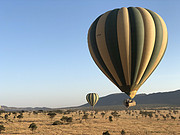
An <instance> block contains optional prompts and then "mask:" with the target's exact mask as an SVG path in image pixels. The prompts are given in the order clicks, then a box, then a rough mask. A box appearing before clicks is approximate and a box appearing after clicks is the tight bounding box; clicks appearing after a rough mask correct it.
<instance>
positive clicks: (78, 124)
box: [0, 110, 180, 135]
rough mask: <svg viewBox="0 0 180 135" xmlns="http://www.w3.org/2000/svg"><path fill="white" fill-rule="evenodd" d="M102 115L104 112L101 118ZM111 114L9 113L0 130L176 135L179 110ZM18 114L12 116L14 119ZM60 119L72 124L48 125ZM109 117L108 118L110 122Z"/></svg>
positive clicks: (7, 134)
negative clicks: (32, 126) (110, 117)
mask: <svg viewBox="0 0 180 135" xmlns="http://www.w3.org/2000/svg"><path fill="white" fill-rule="evenodd" d="M102 112H104V113H105V115H104V117H103V116H102V114H101V113H102ZM112 112H114V111H99V112H95V111H86V112H83V111H76V112H70V114H59V113H56V114H57V115H56V116H55V117H54V118H53V119H50V118H49V116H48V115H47V113H44V112H41V113H38V114H33V113H32V112H31V113H30V112H24V113H23V118H21V119H18V118H14V116H15V114H11V115H9V116H8V119H5V118H4V115H5V113H3V114H1V116H2V117H3V118H0V124H1V125H4V127H5V131H2V134H3V135H14V134H17V135H19V134H20V135H29V134H31V135H32V134H34V135H102V133H103V132H106V131H108V132H109V133H110V135H121V132H122V130H123V131H125V135H180V111H176V112H175V113H174V112H173V111H171V112H170V111H169V110H160V111H155V110H144V111H142V112H145V113H147V112H150V113H152V117H151V118H150V117H149V116H148V115H147V116H145V113H144V114H143V115H142V114H140V110H134V111H125V110H124V111H117V113H116V115H114V116H113V115H112ZM84 113H85V114H88V118H87V119H82V117H83V116H84ZM95 113H96V114H95ZM148 114H149V113H148ZM18 115H19V113H18V114H16V116H18ZM167 115H168V116H169V117H168V116H167ZM62 116H68V117H72V122H63V124H61V125H52V123H53V122H54V121H57V120H58V121H61V120H60V119H61V118H62ZM109 116H112V121H111V122H110V121H109ZM163 116H164V117H163ZM171 116H172V117H174V119H173V118H172V117H171ZM165 117H166V118H165ZM61 122H62V121H61ZM31 123H35V124H36V125H37V129H36V130H34V131H33V132H32V131H31V130H30V129H29V128H28V127H29V125H30V124H31Z"/></svg>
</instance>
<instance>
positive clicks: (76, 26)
mask: <svg viewBox="0 0 180 135" xmlns="http://www.w3.org/2000/svg"><path fill="white" fill-rule="evenodd" d="M179 5H180V0H1V1H0V105H6V106H15V107H27V106H28V107H37V106H39V107H42V106H45V107H66V106H77V105H81V104H84V103H86V100H85V96H86V94H87V93H89V92H96V93H98V94H99V96H100V97H102V96H105V95H108V94H112V93H120V92H121V91H120V90H119V89H118V88H117V87H116V86H115V85H114V84H113V83H111V82H110V81H109V80H108V79H107V78H106V76H105V75H104V74H103V73H102V72H101V71H100V70H99V69H98V67H97V66H96V65H95V63H94V61H93V60H92V58H91V56H90V53H89V50H88V44H87V33H88V29H89V27H90V25H91V23H92V22H93V21H94V20H95V19H96V18H97V17H98V16H99V15H101V14H103V13H104V12H106V11H108V10H112V9H114V8H121V7H130V6H133V7H143V8H148V9H150V10H152V11H154V12H156V13H158V14H159V15H160V16H161V17H162V18H163V19H164V21H165V22H166V25H167V28H168V34H169V37H168V38H169V40H168V47H167V50H166V53H165V55H164V57H163V60H162V61H161V63H160V64H159V66H158V68H157V69H156V70H155V72H154V73H153V74H152V75H151V77H150V78H149V79H148V80H147V81H146V82H145V83H144V85H143V86H142V87H141V88H140V89H139V91H138V93H154V92H164V91H173V90H177V89H179V88H180V11H179V10H180V8H179Z"/></svg>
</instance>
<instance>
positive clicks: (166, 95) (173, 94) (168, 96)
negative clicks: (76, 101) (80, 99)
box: [80, 90, 180, 107]
mask: <svg viewBox="0 0 180 135" xmlns="http://www.w3.org/2000/svg"><path fill="white" fill-rule="evenodd" d="M127 98H129V97H128V96H127V95H126V94H124V93H118V94H110V95H108V96H104V97H100V98H99V101H98V103H97V104H96V107H98V106H115V105H122V104H123V101H124V100H125V99H127ZM134 100H135V101H136V103H137V104H138V105H140V104H151V105H152V104H166V105H180V90H176V91H170V92H159V93H153V94H138V95H136V97H135V98H134ZM88 106H89V104H88V103H87V104H84V105H81V106H80V107H88Z"/></svg>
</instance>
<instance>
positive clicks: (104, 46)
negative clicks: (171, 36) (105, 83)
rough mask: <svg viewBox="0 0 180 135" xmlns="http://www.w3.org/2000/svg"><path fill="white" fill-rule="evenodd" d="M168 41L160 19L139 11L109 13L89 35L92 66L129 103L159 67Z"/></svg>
mask: <svg viewBox="0 0 180 135" xmlns="http://www.w3.org/2000/svg"><path fill="white" fill-rule="evenodd" d="M167 41H168V33H167V28H166V24H165V22H164V21H163V19H162V18H161V17H160V16H159V15H158V14H157V13H155V12H153V11H151V10H149V9H145V8H141V7H128V8H125V7H123V8H121V9H114V10H111V11H108V12H106V13H104V14H102V15H100V16H99V17H98V18H97V19H96V20H95V21H94V22H93V23H92V25H91V27H90V28H89V31H88V47H89V51H90V54H91V56H92V58H93V60H94V62H95V63H96V65H97V66H98V67H99V68H100V70H101V71H102V72H103V73H104V74H105V75H106V76H107V77H108V78H109V79H110V80H111V81H112V82H113V83H114V84H115V85H116V86H117V87H118V88H119V89H120V90H121V91H122V92H125V93H126V94H127V95H128V96H129V97H130V99H133V98H134V97H135V95H136V93H137V91H138V89H139V88H140V86H141V85H142V84H143V83H144V82H145V81H146V80H147V79H148V77H149V76H150V75H151V74H152V72H153V71H154V70H155V69H156V67H157V66H158V64H159V62H160V61H161V59H162V57H163V55H164V53H165V50H166V46H167Z"/></svg>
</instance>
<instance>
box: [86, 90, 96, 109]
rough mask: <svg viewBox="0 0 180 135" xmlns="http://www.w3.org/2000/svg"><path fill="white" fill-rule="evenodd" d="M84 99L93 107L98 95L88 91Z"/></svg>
mask: <svg viewBox="0 0 180 135" xmlns="http://www.w3.org/2000/svg"><path fill="white" fill-rule="evenodd" d="M86 100H87V102H88V103H89V104H90V105H91V106H92V107H94V106H95V104H96V103H97V102H98V100H99V96H98V94H96V93H89V94H87V95H86Z"/></svg>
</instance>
